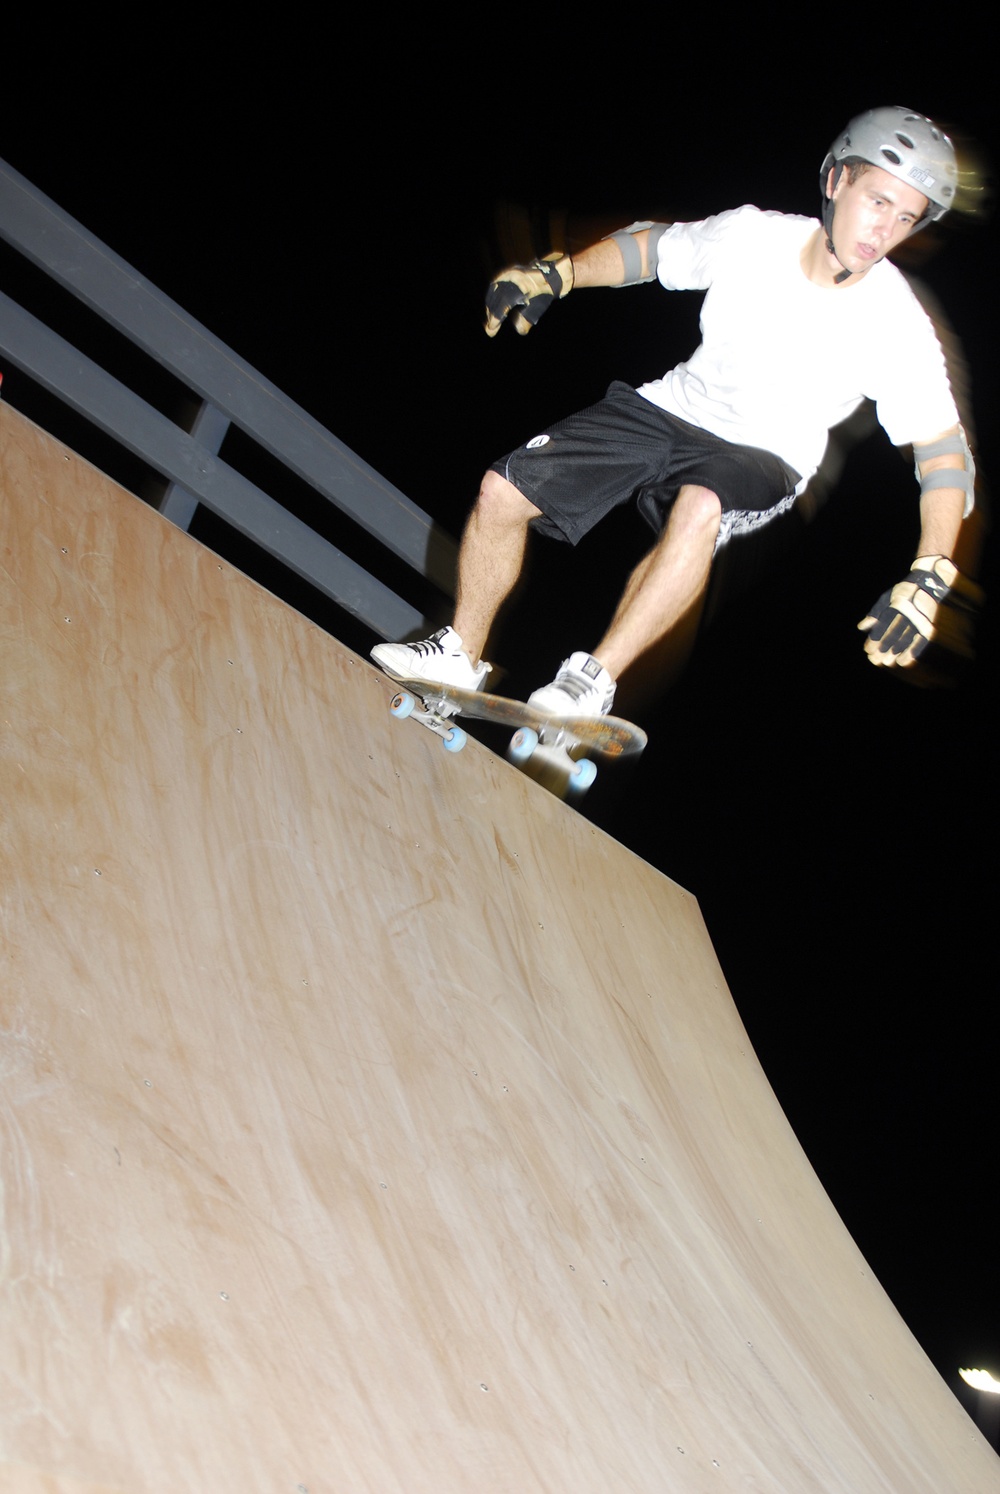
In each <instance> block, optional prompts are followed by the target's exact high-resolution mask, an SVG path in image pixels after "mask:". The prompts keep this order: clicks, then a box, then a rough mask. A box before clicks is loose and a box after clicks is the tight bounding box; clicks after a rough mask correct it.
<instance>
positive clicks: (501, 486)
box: [473, 469, 541, 525]
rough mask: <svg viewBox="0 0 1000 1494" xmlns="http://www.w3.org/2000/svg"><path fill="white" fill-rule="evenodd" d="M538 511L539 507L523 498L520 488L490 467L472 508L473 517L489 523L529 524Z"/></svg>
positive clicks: (535, 517)
mask: <svg viewBox="0 0 1000 1494" xmlns="http://www.w3.org/2000/svg"><path fill="white" fill-rule="evenodd" d="M540 513H541V509H539V508H536V507H535V505H534V504H533V503H532V502H531V501H530V500H529V499H527V498H525V496H524V494H523V493H522V492H521V490H520V488H515V486H514V484H513V483H512V482H508V480H507V478H506V477H501V476H500V474H499V472H494V471H493V470H492V469H491V470H490V471H489V472H487V473H486V475H485V477H484V478H483V480H482V483H481V484H480V488H479V497H478V499H477V501H476V506H475V509H474V510H473V514H474V516H475V517H477V518H478V519H480V520H486V521H487V522H489V523H497V524H512V525H519V524H529V523H530V522H531V520H532V519H537V517H538V515H539V514H540Z"/></svg>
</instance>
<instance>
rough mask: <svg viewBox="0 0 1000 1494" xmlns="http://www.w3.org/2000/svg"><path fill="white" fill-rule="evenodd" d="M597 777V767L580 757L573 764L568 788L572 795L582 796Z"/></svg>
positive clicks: (588, 759)
mask: <svg viewBox="0 0 1000 1494" xmlns="http://www.w3.org/2000/svg"><path fill="white" fill-rule="evenodd" d="M596 777H597V767H596V765H595V764H594V763H592V762H591V761H590V758H589V757H581V758H580V760H579V762H577V763H574V765H573V772H572V774H571V775H570V787H571V788H572V789H573V791H574V793H577V794H582V793H584V792H585V791H586V790H587V789H589V788H590V785H591V784H592V783H593V781H594V779H595V778H596Z"/></svg>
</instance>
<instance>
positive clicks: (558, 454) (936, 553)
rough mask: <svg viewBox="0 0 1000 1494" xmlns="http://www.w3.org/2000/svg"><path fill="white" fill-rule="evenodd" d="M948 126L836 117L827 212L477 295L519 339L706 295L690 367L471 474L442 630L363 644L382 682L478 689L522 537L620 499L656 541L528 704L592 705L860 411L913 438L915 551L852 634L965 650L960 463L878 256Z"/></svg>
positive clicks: (596, 708) (899, 112)
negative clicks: (617, 295) (651, 299)
mask: <svg viewBox="0 0 1000 1494" xmlns="http://www.w3.org/2000/svg"><path fill="white" fill-rule="evenodd" d="M957 180H958V174H957V167H956V161H955V153H954V149H953V147H952V144H951V142H950V140H949V139H948V137H947V135H945V134H943V133H942V131H941V130H939V129H938V128H937V127H936V126H935V125H934V124H933V123H932V122H931V121H930V120H929V119H927V118H925V117H924V116H923V115H920V114H914V113H911V112H910V111H908V110H905V109H902V108H895V107H892V108H879V109H873V110H869V111H868V112H867V113H865V114H863V115H859V116H858V117H857V118H856V119H854V120H852V121H851V123H850V124H849V125H848V126H847V128H846V129H845V130H844V132H843V133H842V134H841V135H840V136H839V137H838V139H837V140H835V141H834V143H833V145H832V146H831V148H830V150H829V151H828V153H827V155H826V158H825V160H824V161H823V165H822V169H821V172H820V187H821V191H822V194H823V213H822V222H821V223H820V222H817V221H816V220H813V219H807V218H802V217H796V216H789V215H784V214H780V213H772V212H762V211H760V210H759V209H757V208H755V207H742V208H737V209H735V210H733V211H729V212H724V213H721V214H719V215H718V216H717V217H714V218H709V219H706V220H705V221H703V222H698V223H676V224H672V225H666V224H661V223H635V224H632V225H631V227H629V228H627V229H624V230H622V231H620V232H618V233H614V234H612V235H611V236H610V237H609V238H607V239H605V240H602V241H601V242H600V243H597V244H594V245H592V246H591V247H590V248H588V249H585V250H583V251H582V252H581V253H579V254H574V255H572V256H570V255H568V254H563V253H558V252H556V253H551V254H548V255H546V257H545V258H544V259H542V260H535V261H533V262H532V263H531V264H529V265H519V266H515V267H513V268H511V269H508V270H505V271H503V272H502V273H501V274H500V275H499V276H498V278H497V279H496V280H495V281H494V282H493V283H492V284H491V285H490V287H489V289H488V292H487V298H486V306H487V319H486V331H487V333H488V335H489V336H491V337H492V336H495V335H496V333H497V332H498V331H499V329H500V327H501V325H502V323H503V322H504V320H506V319H507V318H508V317H510V318H511V320H512V321H513V323H514V327H515V330H516V331H518V332H519V333H521V334H524V333H527V332H528V331H530V329H531V328H532V327H533V326H534V325H535V324H536V323H537V321H538V320H539V318H540V317H541V316H542V314H543V313H544V312H545V311H547V310H548V308H549V307H550V306H552V305H553V304H554V303H555V302H556V301H557V300H561V299H564V298H565V297H566V296H567V295H568V294H569V293H570V291H571V290H574V289H577V290H579V289H583V288H585V287H590V286H613V285H614V286H618V285H633V284H639V283H642V282H645V281H649V280H652V279H654V278H658V279H659V281H660V283H661V284H662V285H663V286H664V287H665V288H666V289H668V290H679V289H699V290H706V292H707V294H706V296H705V300H704V303H703V307H702V313H701V331H702V342H701V345H700V347H699V348H698V349H697V351H696V352H695V354H694V355H693V357H692V358H690V359H689V360H688V362H687V363H681V364H679V365H678V366H677V367H676V368H674V369H672V370H671V371H670V372H669V373H667V374H666V375H665V376H664V377H663V378H662V379H658V380H655V381H654V382H652V383H649V384H644V385H642V386H641V387H640V388H639V389H638V390H635V389H632V388H630V387H629V386H627V385H625V384H621V383H613V384H612V385H611V386H610V388H609V389H608V392H607V394H606V396H605V398H604V399H603V400H601V401H600V402H599V403H598V404H596V405H593V406H591V407H590V408H589V409H587V410H584V411H582V412H581V413H579V414H577V415H571V416H569V417H568V418H567V419H565V420H562V421H559V422H557V423H556V424H555V425H550V426H547V427H545V429H544V430H542V431H540V432H539V433H538V434H536V435H535V436H533V437H532V438H531V439H530V440H529V441H528V442H527V443H526V444H525V445H523V446H521V447H519V448H518V449H517V450H516V451H513V452H511V453H510V454H509V455H507V456H505V457H503V458H502V459H501V460H500V461H498V462H495V463H494V464H493V466H492V467H491V468H490V470H489V471H488V472H487V473H486V476H485V477H484V479H483V483H482V486H481V489H480V492H479V497H478V500H477V502H476V504H475V506H474V508H473V510H472V513H471V515H470V517H469V520H468V523H467V525H466V529H465V533H464V536H463V539H462V545H461V550H460V555H459V575H458V590H457V599H456V609H455V615H454V621H453V624H452V626H451V627H447V628H444V629H442V630H441V631H440V632H438V633H436V634H435V635H434V636H433V637H432V638H429V639H426V640H424V641H422V642H419V643H411V644H391V643H390V644H379V645H377V646H376V647H375V648H373V649H372V655H373V657H374V658H375V660H376V662H378V663H379V664H381V665H383V666H384V667H385V668H387V669H389V670H391V671H394V672H395V673H397V674H399V675H403V676H408V677H411V678H419V679H426V680H433V681H439V682H445V683H449V684H455V685H460V686H463V687H465V688H472V689H475V688H482V687H483V685H484V684H485V681H486V678H487V675H488V673H489V669H490V666H489V665H488V664H487V663H485V662H484V661H483V660H482V658H481V653H482V651H483V649H484V648H485V646H486V640H487V637H488V634H489V631H490V628H491V626H492V623H493V621H494V618H495V617H496V614H497V612H498V611H499V609H500V607H501V606H502V604H503V602H504V601H505V600H506V598H507V597H508V595H509V594H510V593H511V591H512V590H513V587H514V585H515V582H516V581H517V578H518V576H519V574H520V571H521V567H522V564H523V559H524V553H525V545H526V542H527V536H528V532H529V530H531V529H535V530H538V531H539V532H541V533H543V534H547V535H549V536H551V537H553V538H556V539H561V540H565V541H568V542H569V543H571V544H572V543H576V542H577V541H578V540H579V539H580V538H581V537H582V536H583V535H584V534H585V533H587V532H588V531H589V530H590V529H591V528H592V527H593V525H595V524H596V523H598V522H599V521H600V519H601V518H603V517H604V516H605V515H606V514H607V513H608V512H609V511H610V510H611V509H612V508H614V507H615V506H617V505H619V504H622V503H625V502H627V501H629V500H630V499H632V498H636V499H637V501H638V507H639V510H640V512H641V513H642V515H643V516H644V517H645V518H646V519H647V520H648V522H649V523H650V524H651V526H652V527H653V529H654V531H655V532H656V533H657V536H658V538H657V540H656V542H655V544H654V545H653V548H652V549H651V550H650V551H649V553H648V554H647V555H646V556H645V558H644V559H643V560H642V561H641V562H640V563H639V565H638V566H637V567H636V569H635V571H634V572H633V573H632V575H631V577H630V578H629V580H628V583H627V585H626V587H625V591H624V594H623V596H622V598H621V601H620V603H619V605H618V608H617V610H616V612H615V614H614V617H613V618H612V621H611V624H610V626H609V627H608V629H607V631H606V632H605V633H604V635H603V636H602V637H601V638H600V639H598V640H597V641H596V642H595V643H594V644H593V645H592V647H591V648H588V649H583V650H579V651H577V652H574V653H572V654H570V656H569V658H568V659H567V660H566V661H565V663H564V664H563V666H562V668H561V669H560V671H559V673H558V675H557V677H556V679H555V680H554V681H553V682H552V683H551V684H549V685H547V686H544V687H543V688H541V689H539V690H536V691H535V692H534V693H533V694H532V695H531V696H530V697H529V703H530V704H531V705H534V706H537V707H538V708H539V709H541V710H544V711H548V712H551V713H553V714H575V715H585V714H594V715H600V714H605V713H607V712H609V711H610V710H611V706H612V702H613V700H614V693H615V683H616V680H617V678H618V676H619V675H620V674H621V672H622V671H623V670H624V669H626V668H627V667H628V666H629V665H630V664H632V663H633V662H634V661H635V660H636V659H637V658H639V656H640V655H641V654H643V653H644V652H645V651H646V650H647V649H650V648H651V647H652V646H653V645H654V644H656V643H658V642H659V641H660V640H662V639H663V638H665V637H666V635H667V634H668V633H669V632H670V631H671V630H672V629H674V628H675V627H676V626H677V625H678V624H679V623H680V621H681V620H682V619H683V618H684V617H685V616H686V615H688V614H690V613H691V612H692V611H694V610H695V609H697V607H698V606H699V605H700V600H701V598H702V595H703V593H704V590H705V587H706V584H707V581H708V576H709V572H710V569H711V566H712V560H713V557H714V556H715V554H716V553H717V552H718V550H719V548H720V547H721V546H723V545H728V544H731V543H733V541H734V540H736V539H737V538H738V536H739V535H741V534H743V533H746V532H748V531H749V530H751V529H754V528H757V527H758V526H760V525H763V524H766V523H768V522H769V521H770V520H772V519H774V518H775V517H777V516H778V515H779V514H781V513H783V512H785V511H786V510H787V509H788V508H789V507H790V506H791V505H792V504H793V503H794V502H795V500H796V498H797V496H798V495H799V494H801V493H802V491H803V490H804V488H805V487H806V485H807V483H808V481H809V479H810V478H811V477H812V475H813V473H814V472H815V471H816V468H817V467H818V465H819V462H820V460H821V458H822V456H823V452H824V449H825V444H826V439H827V434H828V431H829V430H830V428H831V427H832V426H833V425H835V424H837V423H838V422H839V421H841V420H842V419H844V418H845V417H846V416H847V415H849V414H850V413H851V411H852V410H854V409H855V408H856V407H857V406H858V405H859V404H860V403H861V401H862V399H863V398H865V397H869V398H871V399H873V400H874V401H875V407H876V413H877V415H878V419H879V421H880V423H881V424H882V426H883V427H884V429H885V430H886V432H887V434H888V436H889V438H890V440H891V441H892V442H893V443H894V444H896V445H902V444H905V443H911V444H912V445H913V449H914V457H915V464H916V475H917V478H918V481H919V483H920V490H921V497H920V519H921V532H920V542H919V545H918V548H917V558H916V559H915V560H914V561H913V563H912V566H911V569H910V572H909V574H908V575H907V576H906V578H905V579H904V580H903V581H901V582H899V583H898V584H897V585H896V586H895V587H893V588H892V589H891V591H887V592H886V593H885V594H884V595H883V596H882V597H880V598H879V600H878V601H877V602H876V603H875V604H874V606H873V607H872V609H871V612H870V613H869V615H868V616H867V617H866V618H864V619H863V620H862V622H861V623H860V624H859V627H860V628H861V629H862V630H863V631H865V632H866V634H867V639H866V643H865V649H866V652H867V654H868V657H869V658H870V660H871V662H872V663H874V664H877V665H881V666H884V667H889V668H894V669H899V670H903V671H908V672H910V675H911V677H912V676H913V675H915V674H916V673H917V672H918V668H919V664H918V661H919V659H920V656H921V654H922V653H923V652H924V650H925V649H926V648H927V646H928V644H929V643H931V642H933V643H934V644H935V645H936V646H937V648H938V649H940V650H944V651H945V652H946V653H948V654H950V655H951V656H953V657H954V656H969V655H971V632H972V617H973V613H974V611H975V609H976V607H977V606H978V605H979V601H980V593H979V589H978V587H976V586H975V584H974V583H973V582H971V581H969V580H968V579H967V578H966V577H964V576H963V575H962V574H961V573H960V572H959V571H958V569H957V567H956V566H955V565H954V564H953V561H952V559H951V557H952V555H953V554H954V552H955V547H956V544H957V541H958V536H959V533H960V530H961V526H962V522H963V518H964V517H967V516H968V514H969V512H970V511H971V508H972V502H973V480H974V466H973V462H972V457H971V454H970V451H969V447H968V443H967V441H966V439H965V435H964V432H963V430H962V427H961V425H960V424H959V419H958V412H957V410H956V407H955V403H954V400H953V398H952V394H951V390H950V387H949V383H948V378H947V374H946V371H945V364H944V358H943V355H942V352H941V348H940V346H939V344H938V341H937V338H936V336H935V334H934V331H933V328H932V326H931V324H930V322H929V320H928V318H927V317H926V315H925V314H924V312H923V311H922V310H921V309H920V307H919V305H918V303H917V301H916V299H915V298H914V296H913V295H912V293H911V291H910V289H909V287H908V286H907V284H906V281H905V280H904V278H903V277H902V275H901V274H900V273H899V271H898V270H896V269H895V267H894V266H892V265H891V264H889V263H888V261H887V260H886V258H885V256H886V255H887V254H889V253H890V252H891V251H892V250H893V249H894V248H896V247H897V246H898V245H899V244H900V243H902V241H903V240H904V239H906V238H907V237H909V235H910V234H912V233H915V232H916V231H917V230H918V229H919V228H921V227H923V226H924V225H925V224H926V223H929V222H932V221H934V220H935V219H938V218H940V217H942V216H943V214H944V213H945V212H947V210H948V209H949V207H951V206H953V205H954V198H955V190H956V186H957Z"/></svg>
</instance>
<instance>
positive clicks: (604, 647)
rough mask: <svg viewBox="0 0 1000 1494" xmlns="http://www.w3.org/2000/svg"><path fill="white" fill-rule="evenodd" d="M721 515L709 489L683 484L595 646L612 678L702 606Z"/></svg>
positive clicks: (596, 654)
mask: <svg viewBox="0 0 1000 1494" xmlns="http://www.w3.org/2000/svg"><path fill="white" fill-rule="evenodd" d="M721 518H722V505H721V504H720V503H719V500H718V498H717V497H716V495H715V494H714V493H713V492H711V490H710V489H708V488H701V487H696V486H694V485H692V484H688V485H686V486H684V487H682V488H681V490H680V492H679V493H678V494H677V498H676V500H675V502H674V505H673V508H672V509H671V511H670V518H669V520H668V522H667V527H666V529H665V530H664V532H663V535H662V536H661V538H660V539H659V540H658V541H657V543H656V544H655V545H654V546H653V548H652V550H650V552H649V554H648V555H646V556H645V558H644V559H643V560H641V561H640V562H639V564H638V565H637V566H636V568H635V570H634V571H633V572H632V575H631V576H630V577H629V580H628V584H627V586H626V587H625V591H624V593H623V595H622V599H621V601H620V602H619V604H618V608H617V610H616V612H615V615H614V617H613V618H612V620H611V625H610V627H609V628H608V630H607V632H606V633H605V634H604V637H603V638H602V639H601V641H600V642H599V643H598V645H597V647H596V648H595V649H594V657H595V658H597V659H599V660H600V661H601V663H602V664H603V665H604V667H605V669H606V670H607V671H608V673H609V674H610V675H611V677H612V679H617V678H618V676H619V675H620V674H621V673H622V671H623V670H625V669H627V668H628V666H629V665H630V664H632V663H634V662H635V660H636V659H638V657H639V656H640V654H642V653H645V651H646V650H647V649H649V648H651V647H652V646H653V645H654V644H655V643H658V642H659V641H660V640H661V639H662V638H663V637H664V636H665V635H666V634H667V633H669V632H670V630H671V629H672V628H674V627H676V625H677V624H678V623H679V622H680V621H681V619H682V618H685V617H686V616H687V615H688V614H689V613H691V612H692V610H693V609H695V608H697V607H700V605H701V601H702V599H703V597H704V592H705V587H706V584H707V582H708V575H709V571H710V569H711V565H712V554H713V552H714V550H715V541H716V539H717V538H718V534H719V523H720V520H721Z"/></svg>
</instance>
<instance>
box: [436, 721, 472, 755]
mask: <svg viewBox="0 0 1000 1494" xmlns="http://www.w3.org/2000/svg"><path fill="white" fill-rule="evenodd" d="M441 740H442V741H443V742H444V750H445V752H461V750H462V748H463V747H464V746H465V744H466V742H467V741H468V740H469V738H468V735H467V734H466V733H465V732H464V731H463V730H462V728H461V727H460V726H453V727H452V728H451V731H450V732H449V733H448V735H447V736H446V737H442V739H441Z"/></svg>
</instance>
